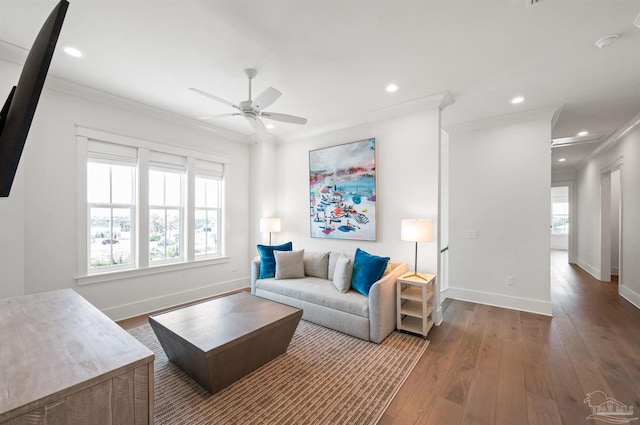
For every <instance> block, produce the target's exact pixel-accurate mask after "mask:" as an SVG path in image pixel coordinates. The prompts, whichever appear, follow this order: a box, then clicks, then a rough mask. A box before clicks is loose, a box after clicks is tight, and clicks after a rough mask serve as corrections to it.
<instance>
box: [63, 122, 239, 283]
mask: <svg viewBox="0 0 640 425" xmlns="http://www.w3.org/2000/svg"><path fill="white" fill-rule="evenodd" d="M76 140H77V164H78V166H77V176H78V178H77V185H78V186H77V190H78V207H77V211H78V217H85V219H84V220H82V219H81V220H78V227H77V246H78V250H77V260H76V265H77V266H76V276H75V280H76V281H77V283H78V285H87V284H93V283H99V282H106V281H112V280H118V279H125V278H131V277H136V276H144V275H149V274H156V273H163V272H166V271H174V270H183V269H189V268H194V267H203V266H208V265H212V264H220V263H227V262H228V261H229V257H228V256H227V255H226V238H225V235H224V232H225V229H226V224H225V221H224V220H226V217H225V208H226V196H225V190H224V188H225V186H226V176H223V177H222V178H221V186H222V193H221V195H220V196H221V206H220V208H221V214H220V219H219V222H218V225H219V227H220V229H219V240H220V241H219V245H220V252H219V254H217V255H215V254H214V255H208V256H206V257H205V258H202V257H201V256H198V257H196V256H195V253H194V230H195V229H194V227H195V226H194V215H195V212H194V211H195V210H194V207H195V203H194V191H195V176H196V173H197V167H196V164H197V163H198V162H199V161H205V162H210V163H215V164H218V165H220V166H221V168H222V169H223V170H225V171H226V169H227V166H228V165H229V164H230V162H231V161H230V160H229V157H228V156H226V155H221V154H213V153H205V152H199V151H193V150H189V149H184V148H180V147H176V146H171V145H166V144H160V143H156V142H152V141H147V140H141V139H137V138H133V137H128V136H122V135H118V134H113V133H108V132H105V131H101V130H95V129H89V128H85V127H77V132H76ZM90 140H93V141H98V142H105V143H112V144H117V145H123V146H128V147H133V148H136V149H137V152H138V159H137V167H136V171H135V173H136V177H137V178H136V182H135V185H136V187H135V188H134V190H135V195H136V200H135V206H136V208H135V217H134V220H133V221H132V228H133V227H134V226H135V229H136V230H137V231H136V236H135V237H136V241H135V243H134V244H133V245H134V251H135V252H134V256H135V258H136V261H135V262H134V264H135V266H134V267H127V268H126V269H123V268H118V269H115V268H111V267H109V269H108V270H91V269H90V267H89V259H90V252H89V249H90V245H89V243H90V242H89V224H90V223H89V214H88V213H89V204H88V199H87V198H88V196H87V164H88V161H89V158H88V153H89V152H88V151H89V149H88V146H89V142H90ZM152 151H155V152H160V153H163V154H169V155H177V156H182V157H184V158H186V170H185V176H184V178H183V185H184V186H183V189H184V193H183V197H184V198H185V199H183V214H182V215H183V217H182V219H181V220H182V223H183V226H184V227H183V229H184V237H183V239H184V240H183V242H182V247H181V253H182V257H183V258H182V260H180V261H173V260H170V261H169V262H164V261H163V262H162V263H160V264H156V263H155V262H153V264H150V261H149V215H150V212H149V170H150V153H151V152H152ZM83 247H84V248H83Z"/></svg>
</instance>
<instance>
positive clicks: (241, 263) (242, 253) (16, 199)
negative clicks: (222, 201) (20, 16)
mask: <svg viewBox="0 0 640 425" xmlns="http://www.w3.org/2000/svg"><path fill="white" fill-rule="evenodd" d="M0 65H1V66H2V69H1V71H2V74H3V76H4V75H5V74H4V73H5V70H8V71H9V72H12V73H15V72H16V69H18V70H19V67H18V66H17V65H14V64H12V63H9V62H6V61H1V62H0ZM49 80H51V78H50V79H49ZM49 80H48V81H47V84H46V85H45V90H44V91H43V94H42V96H41V98H40V103H39V105H38V109H37V111H36V115H35V118H34V121H33V124H32V126H31V131H30V133H29V137H28V140H27V144H26V147H25V151H24V153H23V156H22V159H21V162H20V177H19V178H18V181H17V185H16V187H14V189H13V191H12V193H11V196H10V197H9V198H8V199H7V200H3V201H2V202H3V203H2V204H1V205H2V206H1V207H0V222H1V223H3V227H2V232H1V233H0V238H1V240H0V246H2V247H3V248H2V253H3V254H6V251H8V250H9V249H11V250H13V247H15V248H16V249H15V252H12V253H11V255H9V256H8V259H10V260H12V261H11V263H9V262H8V261H7V258H6V257H5V256H4V255H3V256H2V261H3V264H2V265H3V270H2V275H3V280H4V279H5V277H4V276H10V280H11V282H10V283H9V285H8V287H9V288H13V289H9V290H7V291H5V290H4V289H3V292H2V295H5V292H6V294H7V295H11V294H14V293H17V292H20V291H19V289H20V287H21V286H22V287H23V288H24V293H25V294H30V293H36V292H42V291H48V290H53V289H60V288H73V289H75V290H76V291H78V292H79V293H80V294H82V295H83V296H85V297H86V298H87V299H88V300H89V301H90V302H92V303H93V304H94V305H96V306H97V307H98V308H100V309H101V310H103V311H105V312H106V313H107V314H108V315H110V316H111V317H113V318H116V319H118V318H123V317H128V316H132V315H137V314H141V313H145V312H148V311H151V310H154V309H158V308H162V307H166V306H170V305H175V304H177V303H180V302H186V301H190V300H193V299H197V298H202V297H205V296H209V295H213V294H216V293H220V292H225V291H229V290H232V289H235V288H239V287H244V286H248V273H249V267H248V258H249V256H248V253H249V249H248V240H249V230H248V226H247V224H248V222H249V219H248V216H249V215H248V210H249V208H248V205H249V146H248V145H247V144H243V143H239V142H235V141H231V140H228V139H225V138H223V137H221V136H219V135H216V134H213V133H209V132H207V131H204V130H200V129H197V123H191V122H187V121H188V120H185V119H181V118H178V117H175V118H174V117H173V116H169V114H167V113H161V112H160V111H151V110H150V108H147V107H144V106H142V105H140V106H136V105H132V102H129V101H124V100H121V103H120V101H119V100H118V99H114V98H113V97H109V96H105V97H104V98H101V99H99V100H90V99H95V97H94V94H93V93H91V92H88V91H87V92H85V91H83V90H82V89H81V88H78V87H77V86H72V85H69V84H62V83H60V82H58V84H56V81H55V79H54V81H53V83H51V84H50V81H49ZM3 81H4V78H3ZM52 86H53V87H56V88H55V89H53V88H52ZM60 87H66V88H69V89H70V91H72V92H75V93H76V94H73V95H72V94H68V92H67V90H64V91H60ZM138 108H139V109H138ZM76 126H82V127H86V128H93V129H98V130H102V131H106V132H111V133H115V134H120V135H125V136H130V137H135V138H139V139H145V140H150V141H154V142H157V143H163V144H168V145H172V144H173V145H177V146H180V147H182V148H185V149H191V150H195V151H202V152H208V153H212V154H222V155H225V156H227V157H229V158H230V159H231V163H230V164H229V166H227V167H226V168H225V181H226V195H227V196H226V200H227V205H226V206H227V228H226V231H227V251H226V253H227V255H228V257H229V259H228V261H227V262H224V263H223V264H217V265H208V266H202V267H196V268H189V269H185V270H181V271H173V272H166V273H157V274H153V275H147V276H139V277H134V278H127V279H119V280H112V281H109V282H102V283H96V284H89V285H82V286H78V285H77V282H76V280H75V277H76V276H75V274H76V270H77V269H78V268H77V265H76V258H77V249H78V246H77V242H76V228H77V224H76V223H77V221H78V220H84V219H85V218H84V217H77V196H78V195H77V179H78V178H83V177H82V176H77V175H76V174H77V164H76V156H77V155H76ZM21 204H23V206H22V205H21ZM21 211H22V212H24V221H23V222H20V220H15V218H16V215H17V214H18V213H19V212H21ZM20 240H22V241H23V247H21V246H20V244H19V241H20ZM17 241H18V243H17V246H16V242H17ZM6 247H11V248H6ZM16 256H17V257H21V258H12V257H16ZM13 260H15V261H13ZM5 267H6V268H5ZM21 277H22V279H23V282H20V279H21ZM4 286H5V285H4V282H3V287H4Z"/></svg>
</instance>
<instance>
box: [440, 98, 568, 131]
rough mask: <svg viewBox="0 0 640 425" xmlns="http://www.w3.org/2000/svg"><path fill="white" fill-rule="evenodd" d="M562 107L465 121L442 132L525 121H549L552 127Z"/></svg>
mask: <svg viewBox="0 0 640 425" xmlns="http://www.w3.org/2000/svg"><path fill="white" fill-rule="evenodd" d="M563 106H564V105H560V106H551V107H547V108H540V109H531V110H528V111H522V112H516V113H513V114H507V115H498V116H494V117H488V118H482V119H479V120H473V121H466V122H461V123H455V124H450V125H446V126H444V128H443V130H444V131H446V132H447V133H449V134H454V133H464V132H468V131H475V130H481V129H484V128H491V127H498V126H504V125H509V124H517V123H521V122H526V121H535V120H549V122H550V123H551V124H552V125H553V120H554V119H555V120H557V117H558V115H559V111H561V110H562V108H563Z"/></svg>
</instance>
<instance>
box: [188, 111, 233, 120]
mask: <svg viewBox="0 0 640 425" xmlns="http://www.w3.org/2000/svg"><path fill="white" fill-rule="evenodd" d="M237 115H242V114H241V113H240V112H229V113H228V114H216V115H207V116H206V117H198V119H201V120H211V119H215V118H226V117H235V116H237Z"/></svg>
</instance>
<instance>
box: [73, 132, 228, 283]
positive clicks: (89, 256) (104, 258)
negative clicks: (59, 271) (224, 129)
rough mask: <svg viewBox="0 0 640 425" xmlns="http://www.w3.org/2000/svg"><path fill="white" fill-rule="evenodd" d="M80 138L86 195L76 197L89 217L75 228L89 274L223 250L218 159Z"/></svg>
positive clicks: (151, 146) (201, 256)
mask: <svg viewBox="0 0 640 425" xmlns="http://www.w3.org/2000/svg"><path fill="white" fill-rule="evenodd" d="M108 138H109V137H107V139H108ZM79 140H80V141H81V142H84V143H86V145H85V146H84V147H86V152H87V157H86V158H87V162H86V170H87V174H86V178H87V180H86V184H87V190H86V200H85V198H84V196H81V197H80V203H81V206H80V208H81V209H82V211H83V213H82V214H83V215H84V214H86V220H87V221H86V227H84V225H83V224H79V225H78V227H79V230H78V231H79V232H80V234H82V235H84V236H85V238H83V239H84V240H85V241H86V246H85V247H82V249H81V251H80V252H81V255H82V256H83V260H84V261H82V263H84V267H86V272H87V273H88V274H92V273H100V274H102V273H108V272H110V271H112V270H113V271H116V270H117V271H122V270H125V269H146V268H149V267H156V266H164V265H168V264H171V263H182V262H184V263H189V262H195V261H204V260H214V259H216V258H218V257H221V256H222V255H223V248H222V242H221V237H220V235H221V229H222V228H223V227H224V226H223V223H222V220H223V219H224V214H223V212H222V211H223V210H222V208H223V196H222V194H223V187H224V186H223V184H224V164H223V163H221V162H217V161H215V160H211V159H207V160H205V159H201V158H199V154H197V153H192V152H189V151H186V150H184V151H182V150H180V149H177V148H176V149H173V152H171V153H169V152H166V151H165V150H164V149H163V148H164V147H163V146H160V145H155V144H154V143H152V142H144V143H145V144H146V146H135V143H115V142H111V141H101V140H93V139H84V138H79ZM79 146H81V147H83V146H82V145H79ZM84 147H83V149H84ZM156 147H157V148H158V150H156V149H154V148H156ZM168 150H170V151H171V150H172V149H168ZM85 202H86V203H85ZM85 208H86V210H85ZM83 221H84V220H83ZM81 226H82V227H81ZM85 231H86V233H85ZM82 253H86V257H85V256H84V255H83V254H82Z"/></svg>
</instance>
